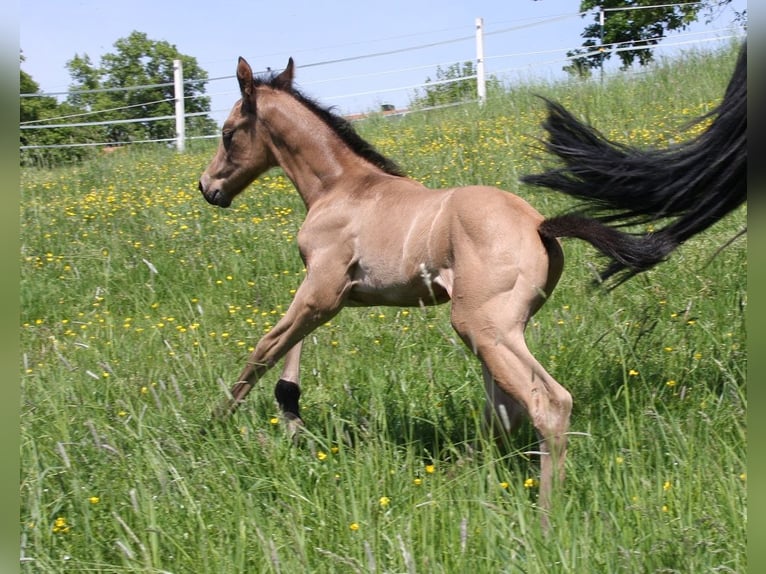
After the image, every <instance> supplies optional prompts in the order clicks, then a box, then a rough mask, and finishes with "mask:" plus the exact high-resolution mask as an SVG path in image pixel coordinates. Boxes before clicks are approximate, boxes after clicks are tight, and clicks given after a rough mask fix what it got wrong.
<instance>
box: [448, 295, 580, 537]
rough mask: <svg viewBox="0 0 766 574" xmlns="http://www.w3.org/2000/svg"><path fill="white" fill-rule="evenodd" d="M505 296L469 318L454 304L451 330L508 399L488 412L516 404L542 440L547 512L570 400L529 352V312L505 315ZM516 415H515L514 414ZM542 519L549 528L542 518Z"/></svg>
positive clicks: (559, 472) (508, 303) (559, 469)
mask: <svg viewBox="0 0 766 574" xmlns="http://www.w3.org/2000/svg"><path fill="white" fill-rule="evenodd" d="M507 295H508V294H507V293H506V296H505V297H500V296H497V297H495V298H490V299H489V300H487V301H486V302H485V303H484V304H481V305H479V306H478V307H474V308H473V310H472V312H471V313H470V316H469V315H468V314H467V313H464V310H465V309H464V308H463V307H464V306H463V305H461V304H460V303H458V301H455V300H453V309H452V321H453V326H454V327H455V330H456V331H457V332H458V334H460V336H461V338H462V339H463V340H464V341H465V343H466V344H467V345H468V346H469V347H470V348H471V349H472V350H473V351H474V352H475V353H476V355H477V356H478V357H479V359H480V360H481V361H482V363H483V364H484V367H485V369H486V370H487V371H488V373H489V375H491V381H493V382H494V385H496V386H497V389H498V390H499V391H500V392H501V393H504V394H505V395H507V397H503V396H502V395H495V397H494V400H493V405H492V409H491V410H490V411H489V412H492V411H494V412H497V411H500V412H502V410H504V409H505V410H508V409H509V408H510V409H514V408H515V407H516V406H519V405H520V406H521V407H522V408H523V410H524V412H525V413H526V414H527V416H528V417H529V419H530V421H531V422H532V426H533V427H534V429H535V431H536V433H537V435H538V437H539V438H540V451H541V456H540V496H539V503H540V506H541V507H542V508H543V509H544V510H549V509H550V499H551V492H552V489H553V484H554V482H558V483H559V484H560V483H561V482H563V480H564V462H565V459H566V449H567V432H568V430H569V418H570V414H571V411H572V396H571V395H570V394H569V392H568V391H567V390H566V389H565V388H564V387H563V386H562V385H561V384H559V383H558V382H557V381H556V380H555V379H554V378H553V377H552V376H551V375H549V374H548V373H547V372H546V370H545V369H544V368H543V367H542V365H540V363H539V362H538V361H537V360H536V359H535V358H534V356H532V353H530V351H529V349H528V348H527V345H526V343H525V341H524V327H525V324H526V320H527V317H526V315H527V314H528V309H527V310H526V311H525V312H522V313H520V314H519V316H518V317H513V316H509V314H508V307H510V308H514V307H516V305H513V304H512V300H513V298H512V297H511V299H509V298H508V297H507ZM516 303H518V301H516ZM471 307H473V306H471ZM471 307H469V308H471ZM522 307H523V306H522ZM503 318H505V320H503ZM514 415H516V416H517V415H518V411H517V410H516V411H515V412H514ZM501 417H502V415H501ZM509 422H510V423H511V424H510V426H513V423H514V422H515V421H514V420H513V419H509ZM542 521H543V525H544V526H547V518H546V517H545V516H543V519H542Z"/></svg>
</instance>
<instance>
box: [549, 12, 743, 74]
mask: <svg viewBox="0 0 766 574" xmlns="http://www.w3.org/2000/svg"><path fill="white" fill-rule="evenodd" d="M730 3H731V0H706V1H703V2H700V1H698V0H674V2H673V3H670V2H659V1H658V0H631V1H629V2H625V0H582V1H581V2H580V11H581V12H589V13H588V15H586V16H585V17H586V18H587V17H591V18H592V19H593V23H592V24H589V25H587V26H586V27H585V30H584V31H583V33H582V34H581V35H582V37H583V38H585V41H584V42H583V44H582V46H583V47H582V48H579V49H577V50H573V51H570V52H567V55H568V56H570V57H572V58H573V59H572V61H571V64H570V65H568V66H565V67H564V69H565V70H566V71H567V72H569V73H570V74H572V75H578V76H584V75H588V74H590V70H591V68H598V67H600V66H601V65H602V63H603V61H605V60H608V59H609V58H611V57H612V56H613V55H616V56H617V57H618V58H619V59H620V61H621V67H622V68H623V69H627V68H629V67H630V66H632V65H633V63H634V62H636V61H637V62H638V63H639V64H640V65H642V66H643V65H645V64H648V63H650V62H652V61H653V59H654V53H653V50H648V49H640V48H641V47H645V46H654V45H656V44H658V43H659V41H660V40H661V39H662V38H663V37H664V36H665V35H666V33H667V32H671V31H681V30H684V29H686V28H687V27H688V26H689V25H690V24H692V23H693V22H695V21H697V20H698V19H699V18H700V16H703V15H707V17H708V19H711V18H712V16H713V15H714V13H715V12H716V10H720V9H721V8H722V7H724V6H726V5H727V4H730ZM649 6H657V7H655V8H646V7H649ZM599 8H604V9H605V12H604V14H605V18H604V26H603V29H602V26H601V24H600V22H599V20H600V15H599ZM611 8H618V10H611ZM746 16H747V15H746V11H745V12H744V13H742V14H737V16H736V19H737V20H744V19H746ZM601 45H604V46H606V47H605V48H604V49H603V50H602V49H600V46H601ZM630 47H636V48H639V49H636V50H625V48H630ZM618 50H619V51H618Z"/></svg>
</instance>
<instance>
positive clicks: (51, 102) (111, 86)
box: [19, 32, 217, 165]
mask: <svg viewBox="0 0 766 574" xmlns="http://www.w3.org/2000/svg"><path fill="white" fill-rule="evenodd" d="M174 60H180V61H181V64H182V66H183V76H184V85H183V92H184V106H185V111H186V113H187V114H193V113H196V112H202V113H206V112H210V98H209V97H208V96H205V95H204V93H205V83H206V81H207V79H208V75H207V72H206V71H205V70H203V69H202V68H200V66H199V64H197V60H196V58H193V57H192V56H187V55H184V54H181V53H180V52H179V51H178V49H177V48H176V47H175V46H174V45H172V44H170V43H168V42H166V41H155V40H151V39H150V38H148V37H147V35H146V34H144V33H141V32H132V33H131V34H130V35H129V36H127V37H126V38H121V39H119V40H117V42H115V44H114V51H113V52H109V53H107V54H105V55H104V56H103V57H102V58H101V61H100V63H99V65H96V64H94V63H93V62H92V60H91V59H90V57H89V56H88V55H87V54H83V55H79V54H75V56H74V57H73V58H72V59H71V60H69V61H68V62H67V69H68V70H69V74H70V76H71V78H72V84H71V85H70V93H69V95H68V96H67V97H66V99H65V100H64V101H61V102H60V101H58V100H57V99H56V98H55V97H53V96H37V97H23V95H22V97H21V98H20V101H19V103H20V113H19V119H20V122H21V123H22V124H24V123H27V122H38V121H39V120H46V119H52V122H51V123H54V124H65V123H70V122H71V123H80V122H89V121H95V120H94V119H93V118H96V117H97V120H98V121H99V122H102V121H110V120H140V121H135V122H132V121H131V122H125V123H116V124H107V125H92V126H78V127H60V128H50V129H41V130H29V129H23V130H19V132H20V136H19V137H20V142H21V145H22V146H44V145H66V144H70V143H79V144H82V143H108V144H112V145H122V144H123V143H129V142H132V141H141V140H157V139H172V138H175V129H176V128H175V119H164V120H151V119H150V118H157V117H161V116H173V115H174V113H175V88H174V85H173V74H174V71H173V61H174ZM21 61H22V64H23V61H24V57H23V54H22V55H21ZM137 86H152V87H151V88H141V89H132V88H136V87H137ZM20 89H21V94H36V93H39V91H40V86H39V85H38V84H37V82H35V81H34V80H33V79H32V77H31V76H29V74H27V73H25V72H24V70H21V69H20ZM92 112H98V114H92ZM56 118H58V119H56ZM146 118H149V119H146ZM41 123H42V122H41ZM216 129H217V125H216V123H215V121H214V120H213V119H212V118H210V117H209V116H207V115H201V116H193V117H188V118H187V119H186V134H187V135H188V136H195V135H208V134H210V133H213V132H214V131H215V130H216ZM92 153H94V149H93V148H90V147H88V146H77V147H65V148H37V149H28V150H22V152H21V163H22V165H55V164H58V163H62V162H68V161H76V160H80V159H83V158H84V157H86V156H88V155H91V154H92Z"/></svg>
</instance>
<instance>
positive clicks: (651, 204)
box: [521, 42, 747, 288]
mask: <svg viewBox="0 0 766 574" xmlns="http://www.w3.org/2000/svg"><path fill="white" fill-rule="evenodd" d="M543 99H544V101H545V102H546V106H547V118H546V120H545V121H544V122H543V128H544V129H545V130H546V131H547V133H548V139H547V141H545V142H544V149H546V150H547V151H548V152H549V153H550V154H551V155H553V156H555V157H557V158H558V159H560V160H561V162H562V163H563V166H559V167H554V168H551V169H549V170H547V171H545V172H543V173H538V174H529V175H525V176H522V177H521V181H522V182H524V183H527V184H530V185H535V186H539V187H545V188H548V189H552V190H555V191H558V192H563V193H565V194H567V195H570V196H573V197H575V198H578V199H580V200H582V201H581V204H580V205H579V206H577V207H575V208H574V209H573V210H572V211H570V212H569V213H568V214H564V215H562V216H559V217H556V218H551V219H549V220H547V221H545V222H543V224H542V225H541V229H540V231H541V232H542V233H545V234H549V235H556V236H557V237H565V236H569V237H579V238H581V239H585V240H586V241H590V242H592V239H593V237H594V235H596V234H597V235H603V236H604V237H603V239H602V241H607V242H609V243H610V244H611V245H612V247H613V249H614V251H613V253H611V254H610V253H606V252H605V251H604V250H602V249H600V251H601V252H602V253H603V254H604V255H606V256H607V257H609V258H610V259H611V261H610V262H609V263H608V264H607V266H606V268H605V269H604V270H603V271H601V272H600V274H599V277H598V278H597V282H605V281H608V280H610V278H611V279H613V281H612V282H611V283H610V288H614V287H616V286H617V285H619V284H621V283H623V282H625V281H627V280H628V279H630V278H631V277H634V276H635V275H637V274H639V273H642V272H644V271H646V270H648V269H651V268H652V267H654V266H655V265H657V264H658V263H660V262H662V261H664V260H666V259H667V258H668V256H669V255H670V254H671V253H672V252H673V251H674V250H675V249H676V248H678V246H679V245H681V244H682V243H683V242H684V241H686V240H687V239H689V238H690V237H693V236H694V235H696V234H698V233H700V232H701V231H704V230H705V229H707V228H708V227H710V226H711V225H713V224H714V223H716V222H717V221H719V220H720V219H722V218H723V217H724V216H726V215H727V214H728V213H730V212H731V211H733V210H734V209H736V208H737V207H739V206H740V205H742V204H743V203H744V202H745V201H746V200H747V43H746V42H745V43H743V45H742V46H741V48H740V50H739V55H738V57H737V62H736V64H735V68H734V72H733V73H732V76H731V78H730V79H729V82H728V85H727V87H726V91H725V92H724V96H723V99H722V100H721V102H720V103H719V104H718V105H717V106H716V107H715V108H714V109H713V110H711V111H710V112H709V113H707V114H704V115H702V116H700V117H698V118H696V119H695V120H693V121H692V122H691V123H692V124H694V123H699V122H702V121H704V120H708V119H712V121H711V123H710V125H709V126H708V127H707V129H705V130H704V131H702V132H701V133H700V134H699V135H698V136H697V137H694V138H692V139H689V140H687V141H684V142H681V143H678V144H675V145H672V146H669V147H667V148H654V149H651V148H650V149H640V148H637V147H634V146H629V145H625V144H620V143H615V142H613V141H610V140H609V139H607V138H606V137H604V136H603V135H602V134H601V133H600V132H599V131H597V130H596V129H594V128H593V127H592V126H590V125H588V124H585V123H583V122H580V121H579V120H577V119H576V118H575V117H574V116H573V115H572V114H571V113H570V112H569V111H567V110H566V109H565V108H564V107H563V106H561V105H560V104H558V103H556V102H553V101H551V100H548V99H546V98H543ZM666 220H667V221H666ZM658 221H666V222H665V224H664V226H662V227H660V228H659V229H656V230H653V231H651V232H645V233H638V234H630V233H626V232H621V231H618V230H617V229H616V228H618V227H624V226H629V225H646V224H648V223H652V224H653V223H655V222H658ZM602 223H608V224H611V225H610V226H609V228H607V227H605V226H604V225H602ZM740 235H741V233H740ZM597 248H598V246H597Z"/></svg>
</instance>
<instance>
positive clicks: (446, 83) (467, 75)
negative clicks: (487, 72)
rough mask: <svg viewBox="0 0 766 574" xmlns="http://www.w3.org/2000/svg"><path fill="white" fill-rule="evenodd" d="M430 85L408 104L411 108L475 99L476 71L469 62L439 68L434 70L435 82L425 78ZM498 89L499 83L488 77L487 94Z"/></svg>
mask: <svg viewBox="0 0 766 574" xmlns="http://www.w3.org/2000/svg"><path fill="white" fill-rule="evenodd" d="M431 82H433V84H432V85H430V86H427V87H426V88H424V92H425V93H424V94H423V95H422V96H421V95H418V96H417V97H415V99H413V100H412V101H411V102H410V105H411V107H413V108H418V107H423V108H428V107H433V106H441V105H445V104H454V103H457V102H462V101H466V100H473V99H475V98H476V91H477V82H476V70H475V68H474V64H473V62H471V61H468V62H464V63H463V64H462V65H461V64H458V63H455V64H452V65H450V66H449V67H448V68H447V69H446V70H444V69H442V68H441V66H438V67H437V68H436V80H431V78H426V83H427V84H430V83H431ZM499 88H500V81H499V80H498V79H497V78H495V77H494V76H490V77H489V79H488V81H487V92H490V91H491V90H496V89H499Z"/></svg>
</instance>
